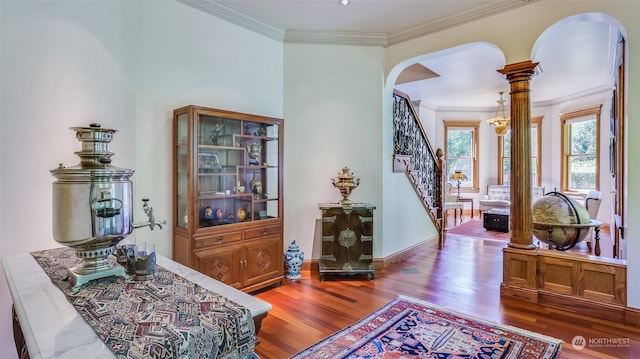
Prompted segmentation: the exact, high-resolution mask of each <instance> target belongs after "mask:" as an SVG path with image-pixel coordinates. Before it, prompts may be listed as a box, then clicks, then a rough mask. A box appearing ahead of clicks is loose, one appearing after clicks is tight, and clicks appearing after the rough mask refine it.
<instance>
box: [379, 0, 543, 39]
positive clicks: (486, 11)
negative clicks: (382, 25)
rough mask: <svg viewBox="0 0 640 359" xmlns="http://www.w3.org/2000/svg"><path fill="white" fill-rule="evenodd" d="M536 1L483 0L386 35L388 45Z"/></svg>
mask: <svg viewBox="0 0 640 359" xmlns="http://www.w3.org/2000/svg"><path fill="white" fill-rule="evenodd" d="M538 1H541V0H508V1H499V2H496V1H485V2H483V3H481V4H478V5H475V6H471V7H468V8H466V9H463V10H460V11H458V12H456V13H455V14H452V15H449V16H444V17H441V18H439V19H437V20H433V21H429V22H427V23H424V24H422V25H418V26H415V27H412V28H409V29H406V30H402V31H398V32H395V33H392V34H390V35H389V36H388V37H389V40H388V41H389V45H394V44H397V43H400V42H403V41H407V40H411V39H414V38H416V37H420V36H423V35H427V34H431V33H434V32H438V31H440V30H444V29H448V28H451V27H454V26H457V25H461V24H464V23H468V22H471V21H475V20H478V19H482V18H486V17H489V16H492V15H495V14H499V13H502V12H505V11H508V10H511V9H515V8H518V7H521V6H525V5H528V4H530V3H533V2H538Z"/></svg>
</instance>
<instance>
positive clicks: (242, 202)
mask: <svg viewBox="0 0 640 359" xmlns="http://www.w3.org/2000/svg"><path fill="white" fill-rule="evenodd" d="M196 128H197V132H198V133H197V136H196V138H197V139H198V144H197V184H196V185H197V196H198V201H197V202H198V208H197V212H196V213H197V215H198V217H199V228H204V227H211V226H218V225H224V224H231V223H239V222H247V221H256V220H261V219H267V218H277V217H278V213H279V208H278V200H279V188H280V187H279V183H278V181H279V178H280V177H279V172H278V161H279V153H278V151H279V144H278V136H279V128H278V125H277V124H271V123H260V122H252V121H245V120H239V119H231V118H225V117H219V116H211V115H207V114H200V115H198V117H197V124H196Z"/></svg>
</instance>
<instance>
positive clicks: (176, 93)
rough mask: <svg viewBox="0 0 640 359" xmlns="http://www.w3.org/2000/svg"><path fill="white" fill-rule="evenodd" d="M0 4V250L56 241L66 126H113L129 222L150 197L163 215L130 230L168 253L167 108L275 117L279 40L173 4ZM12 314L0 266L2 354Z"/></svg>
mask: <svg viewBox="0 0 640 359" xmlns="http://www.w3.org/2000/svg"><path fill="white" fill-rule="evenodd" d="M0 12H1V16H2V18H1V21H0V26H1V28H0V33H1V34H2V35H1V36H2V38H1V41H0V43H1V53H2V64H1V68H0V75H1V81H0V83H1V92H2V98H1V103H0V105H1V117H0V146H1V147H0V183H1V184H2V186H1V187H0V198H2V201H1V202H0V213H1V215H0V256H6V255H12V254H16V253H23V252H28V251H33V250H40V249H45V248H52V247H57V246H59V244H58V243H57V242H55V241H54V240H53V238H52V236H51V218H52V213H51V201H52V200H51V184H52V182H53V180H54V178H53V177H52V176H51V174H50V173H49V170H51V169H54V168H56V167H57V164H58V163H60V162H63V163H65V165H75V164H76V163H78V162H79V160H78V158H77V157H76V156H75V155H74V152H75V151H78V150H79V149H80V147H79V145H80V143H79V142H78V141H76V140H75V133H74V132H73V131H71V130H69V129H68V128H69V127H72V126H86V125H88V124H89V123H91V122H99V123H101V124H102V125H103V126H104V127H108V128H114V129H116V130H118V132H117V133H116V134H115V136H114V140H113V142H112V144H111V145H110V146H109V149H110V150H111V151H112V152H114V153H115V155H114V157H113V164H114V165H115V166H118V167H124V168H131V169H134V170H135V173H134V175H133V176H132V178H131V179H132V181H133V184H134V185H133V187H134V196H135V204H134V205H135V206H136V207H135V208H134V214H135V217H136V218H135V220H136V221H143V220H144V219H145V218H144V214H143V212H142V210H141V201H140V199H141V198H142V197H150V198H151V204H152V206H153V207H154V209H155V210H156V214H157V216H158V218H166V219H167V220H168V221H169V223H168V226H167V228H166V229H165V230H162V231H158V230H157V229H156V230H154V231H153V232H151V231H149V230H148V227H145V228H143V229H138V230H136V231H134V234H133V235H132V236H130V237H131V238H136V239H137V240H138V242H141V241H148V242H149V243H154V244H156V250H158V252H159V253H161V254H163V255H166V256H171V233H172V231H171V226H172V223H171V219H172V216H171V208H172V199H171V192H172V187H171V183H172V177H171V145H170V143H171V125H170V124H171V116H172V109H173V108H176V107H179V106H183V105H187V104H191V103H194V104H199V105H203V106H210V107H219V108H224V109H229V110H236V111H242V112H250V113H258V114H261V115H267V116H274V117H282V115H283V111H282V103H283V98H282V96H283V71H282V48H283V46H282V44H281V43H279V42H277V41H274V40H271V39H268V38H266V37H263V36H261V35H258V34H255V33H253V32H250V31H248V30H245V29H241V28H238V27H237V26H235V25H231V24H229V23H227V22H224V21H221V20H218V19H216V18H215V17H213V16H211V15H207V14H204V13H202V12H200V11H197V10H195V9H193V8H190V7H188V6H185V5H183V4H180V3H178V2H175V1H154V2H133V1H117V2H114V1H92V2H77V1H55V2H42V1H21V2H7V1H2V2H0ZM240 44H241V45H240ZM256 59H259V61H256ZM10 313H11V298H10V295H9V293H8V289H7V286H6V281H5V278H4V272H3V271H1V270H0V358H12V357H15V356H16V354H15V349H14V344H13V339H12V329H11V319H10V318H11V316H10Z"/></svg>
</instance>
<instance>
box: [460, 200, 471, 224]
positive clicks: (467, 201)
mask: <svg viewBox="0 0 640 359" xmlns="http://www.w3.org/2000/svg"><path fill="white" fill-rule="evenodd" d="M458 202H462V203H471V218H472V219H473V198H471V197H458ZM463 206H464V205H463ZM460 217H461V218H462V215H460Z"/></svg>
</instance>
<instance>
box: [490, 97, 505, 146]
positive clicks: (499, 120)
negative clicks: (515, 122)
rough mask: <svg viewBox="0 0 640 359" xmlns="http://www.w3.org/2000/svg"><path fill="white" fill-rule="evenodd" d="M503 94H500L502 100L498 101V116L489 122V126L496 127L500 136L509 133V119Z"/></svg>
mask: <svg viewBox="0 0 640 359" xmlns="http://www.w3.org/2000/svg"><path fill="white" fill-rule="evenodd" d="M503 93H504V92H500V100H498V101H497V102H498V108H497V109H496V116H495V117H494V118H490V119H488V120H487V123H488V124H490V125H494V126H495V127H496V128H495V131H496V135H498V136H504V135H505V134H506V133H507V127H508V126H509V117H507V115H506V114H505V111H504V103H505V101H504V100H503V99H502V94H503Z"/></svg>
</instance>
